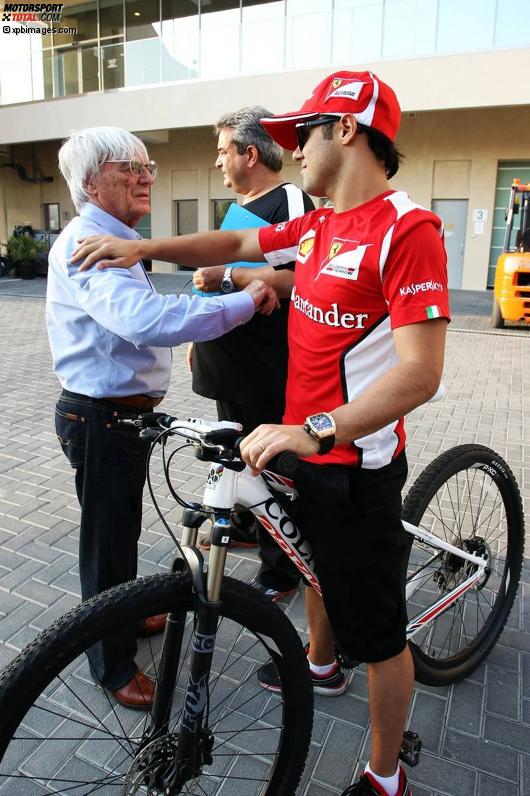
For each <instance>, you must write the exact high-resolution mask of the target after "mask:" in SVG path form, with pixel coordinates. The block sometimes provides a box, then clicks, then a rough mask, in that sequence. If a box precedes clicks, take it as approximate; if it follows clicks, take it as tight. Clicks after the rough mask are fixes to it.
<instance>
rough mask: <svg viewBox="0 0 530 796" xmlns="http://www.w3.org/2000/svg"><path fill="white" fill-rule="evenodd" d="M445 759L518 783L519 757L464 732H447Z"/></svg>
mask: <svg viewBox="0 0 530 796" xmlns="http://www.w3.org/2000/svg"><path fill="white" fill-rule="evenodd" d="M443 754H444V757H446V758H448V759H449V760H455V761H456V762H458V763H463V764H465V765H467V766H472V767H473V768H476V769H477V770H478V771H484V772H486V773H487V774H493V775H494V776H498V777H500V778H502V779H505V780H508V781H510V782H513V783H517V781H518V779H519V755H518V754H517V752H514V751H511V750H509V749H507V748H506V747H503V748H501V747H500V746H496V745H495V744H493V743H488V741H487V740H478V739H476V738H472V737H471V736H469V735H465V734H464V733H462V732H455V731H454V730H447V731H446V733H445V740H444V744H443Z"/></svg>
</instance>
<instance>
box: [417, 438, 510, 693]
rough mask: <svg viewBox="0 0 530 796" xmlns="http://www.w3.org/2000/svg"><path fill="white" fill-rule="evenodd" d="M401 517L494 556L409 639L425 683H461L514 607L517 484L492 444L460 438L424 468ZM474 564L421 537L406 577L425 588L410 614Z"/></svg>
mask: <svg viewBox="0 0 530 796" xmlns="http://www.w3.org/2000/svg"><path fill="white" fill-rule="evenodd" d="M403 519H404V520H406V521H408V522H410V523H411V524H412V525H416V526H418V527H419V528H425V529H427V530H428V531H430V532H431V533H433V534H435V535H436V536H438V537H439V538H441V539H444V540H446V541H448V542H450V543H451V544H453V545H455V546H456V547H458V548H460V549H461V550H466V551H467V552H471V553H477V554H479V555H487V557H488V567H487V570H486V574H485V576H484V577H483V578H482V579H480V580H479V581H477V584H476V585H475V586H474V587H473V588H472V589H470V590H469V591H467V592H466V593H465V594H464V595H463V596H462V597H460V599H459V600H457V601H456V602H455V603H453V604H452V605H451V606H450V608H449V609H448V610H446V611H445V613H443V614H440V615H439V616H438V617H437V618H436V619H434V620H433V621H432V622H431V623H430V624H428V625H426V627H425V628H424V629H422V630H421V631H420V632H419V633H417V634H416V635H415V636H414V637H413V640H412V641H411V644H410V646H411V650H412V655H413V658H414V665H415V672H416V679H417V680H418V681H419V682H420V683H424V684H426V685H448V684H450V683H455V682H457V681H458V680H461V679H462V678H464V677H466V676H467V675H469V674H470V673H471V672H472V671H474V669H476V668H477V666H479V664H480V663H481V662H482V661H483V660H484V658H485V657H486V656H487V655H488V653H489V652H490V651H491V649H492V647H493V646H494V644H495V642H496V641H497V639H498V637H499V635H500V633H501V631H502V629H503V627H504V625H505V624H506V621H507V619H508V617H509V615H510V611H511V609H512V605H513V601H514V599H515V595H516V592H517V587H518V584H519V578H520V575H521V566H522V561H523V552H524V515H523V506H522V502H521V496H520V493H519V488H518V486H517V482H516V481H515V478H514V476H513V473H512V471H511V470H510V468H509V467H508V465H507V464H506V462H505V461H504V460H503V459H502V458H501V457H500V456H498V455H497V454H496V453H495V452H494V451H492V450H490V449H489V448H486V447H484V446H482V445H459V446H457V447H455V448H451V450H448V451H446V452H445V453H442V454H441V455H440V456H438V458H436V459H435V460H434V461H433V462H431V464H430V465H429V466H428V467H427V468H426V469H425V471H424V472H423V473H422V474H421V475H420V476H419V478H418V479H417V480H416V482H415V483H414V485H413V487H412V488H411V490H410V492H409V493H408V495H407V497H406V499H405V502H404V504H403ZM471 566H472V565H471ZM471 572H472V570H470V569H469V568H468V566H467V565H466V564H465V562H464V561H463V560H462V559H460V558H456V557H455V556H454V555H451V554H449V553H445V552H443V551H440V550H436V549H435V548H433V547H431V546H429V545H428V544H423V543H421V542H419V541H418V540H417V539H415V540H414V544H413V546H412V550H411V554H410V558H409V569H408V580H409V581H410V580H411V579H412V578H413V577H416V581H415V583H416V585H418V584H419V588H417V590H416V591H415V592H414V593H413V595H412V596H411V597H410V599H409V601H408V603H407V608H408V614H409V619H410V618H411V617H413V616H415V615H417V614H418V613H419V612H420V611H422V610H424V609H425V608H427V607H429V606H431V605H433V603H435V602H436V601H437V600H438V599H439V598H440V597H442V596H443V595H444V594H446V593H447V592H449V591H450V590H452V589H454V588H455V587H457V586H458V585H459V584H460V583H463V582H464V580H466V578H468V577H469V575H470V574H471Z"/></svg>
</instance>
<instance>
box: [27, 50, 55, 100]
mask: <svg viewBox="0 0 530 796" xmlns="http://www.w3.org/2000/svg"><path fill="white" fill-rule="evenodd" d="M41 38H46V39H50V38H51V37H50V36H46V37H40V36H31V77H32V83H33V99H34V100H40V99H48V98H49V97H53V77H52V51H51V50H43V42H42V40H41Z"/></svg>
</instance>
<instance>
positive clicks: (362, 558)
mask: <svg viewBox="0 0 530 796" xmlns="http://www.w3.org/2000/svg"><path fill="white" fill-rule="evenodd" d="M406 478H407V459H406V456H405V453H404V452H403V453H402V454H401V455H400V456H399V457H398V458H397V459H396V460H395V461H394V462H392V463H391V464H389V465H387V466H386V467H382V468H380V469H378V470H364V469H359V468H354V467H347V466H342V465H333V464H331V465H330V464H322V465H316V464H310V463H308V462H301V463H300V468H299V471H298V472H297V474H296V479H295V480H296V486H297V488H298V491H299V495H300V500H299V501H297V503H298V506H297V508H298V510H299V516H298V517H297V519H298V521H299V522H300V529H301V531H302V532H303V534H304V536H306V537H307V539H308V540H309V542H310V543H311V545H312V547H313V552H314V557H315V568H316V572H317V575H318V579H319V581H320V584H321V587H322V594H323V597H324V603H325V606H326V610H327V612H328V616H329V619H330V622H331V625H332V627H333V631H334V634H335V639H336V642H337V646H338V648H339V650H343V652H345V653H346V655H347V656H348V657H350V658H353V659H355V660H359V661H365V662H368V663H370V662H376V661H384V660H387V659H388V658H392V657H393V656H394V655H397V654H398V653H400V652H402V650H403V649H404V647H405V644H406V635H405V630H406V624H407V613H406V607H405V577H406V573H407V562H408V557H409V552H410V547H411V543H412V537H411V536H410V534H408V533H407V532H406V531H405V530H404V529H403V526H402V524H401V491H402V489H403V487H404V485H405V481H406ZM297 514H298V512H297Z"/></svg>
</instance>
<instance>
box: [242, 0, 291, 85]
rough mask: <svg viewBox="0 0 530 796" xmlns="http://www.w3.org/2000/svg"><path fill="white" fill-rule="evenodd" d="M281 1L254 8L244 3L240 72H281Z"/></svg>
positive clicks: (283, 30) (282, 48)
mask: <svg viewBox="0 0 530 796" xmlns="http://www.w3.org/2000/svg"><path fill="white" fill-rule="evenodd" d="M284 9H285V5H284V2H283V0H278V2H275V3H262V4H260V5H256V4H255V3H252V0H243V10H242V25H243V28H242V35H241V71H242V72H243V73H247V74H248V73H252V72H269V71H275V70H277V69H283V66H284V47H285V41H284V39H285V13H284Z"/></svg>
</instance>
